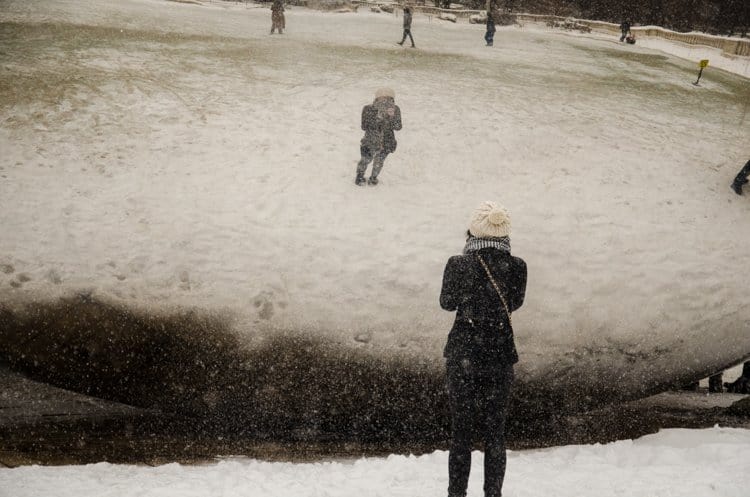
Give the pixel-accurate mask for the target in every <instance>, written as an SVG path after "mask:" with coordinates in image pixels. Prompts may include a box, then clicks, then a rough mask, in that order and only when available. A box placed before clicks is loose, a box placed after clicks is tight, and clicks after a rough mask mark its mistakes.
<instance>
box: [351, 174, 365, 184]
mask: <svg viewBox="0 0 750 497" xmlns="http://www.w3.org/2000/svg"><path fill="white" fill-rule="evenodd" d="M354 184H355V185H357V186H362V185H364V184H365V177H364V176H362V175H357V177H356V178H355V179H354Z"/></svg>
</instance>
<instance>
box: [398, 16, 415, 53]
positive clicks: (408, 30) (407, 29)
mask: <svg viewBox="0 0 750 497" xmlns="http://www.w3.org/2000/svg"><path fill="white" fill-rule="evenodd" d="M407 35H409V39H410V40H411V48H414V37H413V36H412V35H411V8H410V7H404V36H403V38H401V41H400V42H398V44H399V45H403V44H404V42H405V41H406V36H407Z"/></svg>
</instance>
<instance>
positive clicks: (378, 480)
mask: <svg viewBox="0 0 750 497" xmlns="http://www.w3.org/2000/svg"><path fill="white" fill-rule="evenodd" d="M749 450H750V430H742V429H731V428H712V429H707V430H681V429H673V430H663V431H661V432H659V433H657V434H655V435H649V436H645V437H643V438H640V439H637V440H623V441H619V442H614V443H610V444H606V445H571V446H566V447H556V448H552V449H546V450H529V451H511V452H510V453H509V455H508V472H507V475H506V480H505V487H504V494H505V495H509V496H513V497H535V496H545V497H546V496H551V495H554V496H556V497H616V496H628V497H711V496H716V497H746V496H747V492H748V488H750V463H748V461H747V453H748V451H749ZM482 461H483V456H482V453H481V452H475V453H474V455H473V457H472V474H471V478H470V481H469V497H479V496H481V495H482V473H483V462H482ZM447 467H448V454H447V453H446V452H442V451H438V452H434V453H432V454H426V455H422V456H399V455H391V456H388V457H387V458H362V459H356V460H339V461H325V462H316V463H305V464H300V463H297V464H293V463H281V462H264V461H258V460H250V459H245V458H226V459H224V460H221V461H218V462H215V463H210V464H199V465H191V466H184V465H180V464H167V465H164V466H158V467H146V466H124V465H112V464H108V463H100V464H93V465H87V466H62V467H39V466H27V467H21V468H17V469H0V495H2V496H3V497H89V496H90V497H130V496H132V497H240V496H242V497H303V496H304V497H346V496H351V495H357V496H360V497H371V496H372V497H435V496H441V495H445V493H446V488H447Z"/></svg>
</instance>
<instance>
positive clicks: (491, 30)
mask: <svg viewBox="0 0 750 497" xmlns="http://www.w3.org/2000/svg"><path fill="white" fill-rule="evenodd" d="M495 31H497V28H496V27H495V14H494V12H493V11H492V10H488V11H487V31H485V33H484V41H485V42H487V46H488V47H491V46H492V45H493V44H494V43H495Z"/></svg>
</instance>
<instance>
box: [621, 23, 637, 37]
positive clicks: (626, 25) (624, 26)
mask: <svg viewBox="0 0 750 497" xmlns="http://www.w3.org/2000/svg"><path fill="white" fill-rule="evenodd" d="M620 32H621V33H622V36H620V41H621V42H622V41H625V39H626V38H627V37H628V34H630V21H622V23H620ZM634 39H635V38H634Z"/></svg>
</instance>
